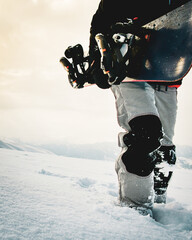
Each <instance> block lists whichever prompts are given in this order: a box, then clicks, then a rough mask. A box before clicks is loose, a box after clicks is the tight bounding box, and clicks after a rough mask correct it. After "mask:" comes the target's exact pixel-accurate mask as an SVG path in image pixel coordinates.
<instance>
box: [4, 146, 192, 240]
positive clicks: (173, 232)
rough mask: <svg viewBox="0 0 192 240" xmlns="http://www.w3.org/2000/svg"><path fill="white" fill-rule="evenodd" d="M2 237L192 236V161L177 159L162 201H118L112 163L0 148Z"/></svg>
mask: <svg viewBox="0 0 192 240" xmlns="http://www.w3.org/2000/svg"><path fill="white" fill-rule="evenodd" d="M0 166H1V167H0V239H2V240H32V239H35V240H81V239H82V240H109V239H110V240H125V239H126V240H137V239H141V240H150V239H152V240H165V239H166V240H189V239H192V202H191V199H192V186H191V180H192V159H188V158H184V157H183V158H182V157H179V160H178V164H177V167H176V169H175V171H174V176H173V179H172V181H171V184H170V187H169V191H168V202H167V204H166V205H165V204H155V206H154V210H153V214H154V219H153V218H151V217H150V216H142V215H140V214H139V213H138V212H137V211H135V210H133V209H130V208H128V207H125V206H124V207H122V206H120V205H119V203H118V182H117V177H116V173H115V171H114V162H113V161H106V160H105V161H104V160H93V159H92V160H91V159H80V158H70V157H65V156H58V155H55V154H53V153H48V152H47V153H40V152H29V151H18V150H15V149H5V148H1V149H0Z"/></svg>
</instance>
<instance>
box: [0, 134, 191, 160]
mask: <svg viewBox="0 0 192 240" xmlns="http://www.w3.org/2000/svg"><path fill="white" fill-rule="evenodd" d="M0 148H5V149H14V150H18V151H29V152H38V153H52V154H56V155H61V156H66V157H74V158H85V159H96V160H113V161H114V160H115V159H116V158H117V157H118V154H119V153H120V151H121V149H120V148H119V147H118V146H117V144H116V143H115V142H104V143H95V144H72V143H65V142H64V143H61V144H59V143H58V144H57V143H50V144H42V145H35V144H30V143H23V142H21V141H18V140H13V139H0ZM177 156H178V157H184V158H188V159H192V146H181V145H179V146H177Z"/></svg>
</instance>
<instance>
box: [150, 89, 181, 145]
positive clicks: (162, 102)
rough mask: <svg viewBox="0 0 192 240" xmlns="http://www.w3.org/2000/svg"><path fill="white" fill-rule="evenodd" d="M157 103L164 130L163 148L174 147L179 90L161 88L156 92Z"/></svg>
mask: <svg viewBox="0 0 192 240" xmlns="http://www.w3.org/2000/svg"><path fill="white" fill-rule="evenodd" d="M155 103H156V107H157V110H158V113H159V117H160V120H161V123H162V126H163V130H164V137H163V141H162V145H163V146H172V145H174V144H173V137H174V129H175V123H176V116H177V88H171V87H168V88H165V87H164V86H161V88H160V90H159V91H157V90H156V91H155Z"/></svg>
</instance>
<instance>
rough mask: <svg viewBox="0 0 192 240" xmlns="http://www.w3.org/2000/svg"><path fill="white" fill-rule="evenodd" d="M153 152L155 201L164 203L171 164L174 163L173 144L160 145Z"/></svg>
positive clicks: (171, 168)
mask: <svg viewBox="0 0 192 240" xmlns="http://www.w3.org/2000/svg"><path fill="white" fill-rule="evenodd" d="M155 154H156V166H155V169H154V190H155V203H166V198H167V188H168V185H169V182H170V180H171V177H172V174H173V166H174V165H175V163H176V153H175V146H161V147H160V148H159V149H158V150H157V151H156V152H155Z"/></svg>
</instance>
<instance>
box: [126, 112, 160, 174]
mask: <svg viewBox="0 0 192 240" xmlns="http://www.w3.org/2000/svg"><path fill="white" fill-rule="evenodd" d="M129 125H130V127H131V131H130V132H129V133H128V134H126V135H125V136H124V138H123V141H124V143H125V145H126V146H127V147H128V149H127V151H126V152H125V153H124V154H123V156H122V161H123V163H124V164H125V166H126V169H127V171H128V172H131V173H134V174H137V175H139V176H147V175H149V174H150V173H151V172H152V171H153V169H154V166H155V154H154V153H153V152H154V150H156V149H157V148H159V147H160V145H161V143H160V140H161V139H162V137H163V131H162V125H161V122H160V119H159V118H158V117H157V116H154V115H146V116H140V117H137V118H134V119H133V120H131V121H130V123H129Z"/></svg>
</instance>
